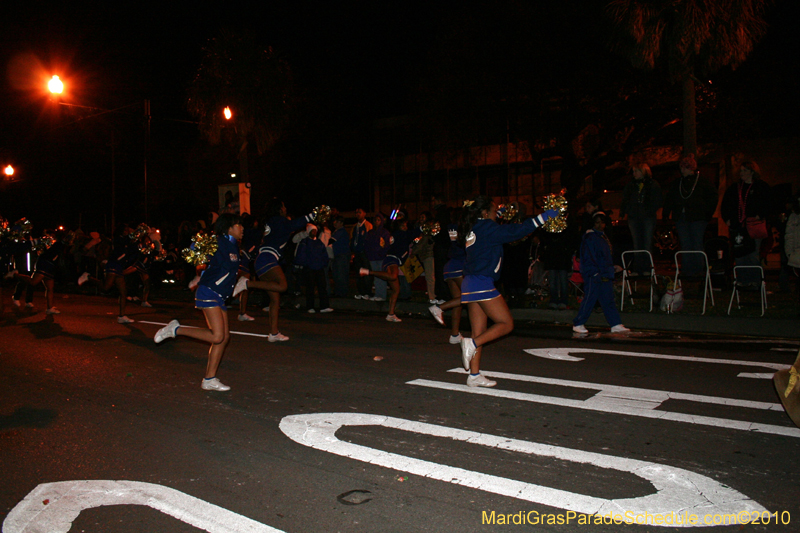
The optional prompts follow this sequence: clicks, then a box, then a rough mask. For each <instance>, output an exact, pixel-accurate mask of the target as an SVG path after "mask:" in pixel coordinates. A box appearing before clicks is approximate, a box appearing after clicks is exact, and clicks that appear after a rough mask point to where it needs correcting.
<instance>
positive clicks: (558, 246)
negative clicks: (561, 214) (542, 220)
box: [538, 225, 575, 310]
mask: <svg viewBox="0 0 800 533" xmlns="http://www.w3.org/2000/svg"><path fill="white" fill-rule="evenodd" d="M573 233H574V230H573V229H572V228H571V227H570V226H569V225H568V226H567V228H566V229H565V230H564V231H562V232H560V233H550V232H547V231H540V232H538V236H539V242H540V245H539V260H540V261H542V265H543V266H544V269H545V270H547V271H548V273H549V274H548V280H549V282H550V304H549V306H548V307H550V308H551V309H560V310H564V309H566V308H567V303H568V289H569V283H568V280H567V278H568V275H569V272H570V270H572V256H573V255H575V246H574V242H575V236H574V235H573Z"/></svg>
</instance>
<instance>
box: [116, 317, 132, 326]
mask: <svg viewBox="0 0 800 533" xmlns="http://www.w3.org/2000/svg"><path fill="white" fill-rule="evenodd" d="M117 322H118V323H120V324H133V323H134V322H136V321H135V320H134V319H132V318H128V317H126V316H118V317H117Z"/></svg>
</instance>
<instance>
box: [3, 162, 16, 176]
mask: <svg viewBox="0 0 800 533" xmlns="http://www.w3.org/2000/svg"><path fill="white" fill-rule="evenodd" d="M3 174H5V175H6V176H8V177H9V178H10V177H11V176H13V175H14V167H12V166H11V165H8V166H7V167H6V168H4V169H3Z"/></svg>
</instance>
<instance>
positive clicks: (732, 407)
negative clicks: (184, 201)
mask: <svg viewBox="0 0 800 533" xmlns="http://www.w3.org/2000/svg"><path fill="white" fill-rule="evenodd" d="M334 303H335V300H334ZM56 304H57V306H58V307H59V309H61V311H62V314H61V315H58V316H56V317H54V318H53V317H45V315H44V313H42V312H33V313H25V312H24V311H23V312H19V311H13V310H12V311H9V310H8V308H7V313H6V315H5V316H4V321H3V323H2V325H0V361H1V362H2V371H3V372H2V384H3V386H2V387H0V516H1V517H2V518H1V519H2V520H4V522H3V529H2V532H3V533H20V532H33V531H43V532H45V531H46V532H56V531H78V532H84V531H85V532H99V531H102V532H111V531H113V532H134V531H136V532H139V531H169V532H173V531H175V532H184V531H201V530H206V531H212V532H221V531H229V532H243V531H274V530H278V531H286V532H290V533H296V532H312V531H325V532H333V531H342V532H350V531H359V532H363V531H381V532H382V531H398V532H399V531H403V532H408V531H459V532H462V531H463V532H469V531H503V530H508V529H511V530H524V531H553V532H573V531H574V532H577V531H620V530H621V529H623V530H629V529H630V530H636V531H671V530H673V529H675V528H673V527H667V526H663V525H658V526H657V525H653V521H655V520H656V519H657V518H658V519H660V520H669V519H670V517H672V518H671V519H672V520H675V521H677V522H681V521H685V520H691V515H695V516H696V517H697V518H696V519H697V520H698V521H699V522H702V521H703V520H704V519H705V516H706V515H708V516H709V520H710V521H711V522H712V523H713V522H714V520H718V521H721V520H724V519H726V518H725V517H723V515H725V514H727V515H728V516H727V520H728V521H730V520H731V517H732V516H734V515H735V516H736V517H737V518H738V519H740V520H747V521H753V520H754V519H755V518H756V517H758V519H759V521H766V520H767V519H769V522H770V523H769V525H764V524H759V525H750V526H747V527H746V530H747V531H798V530H800V483H798V477H797V472H798V471H800V456H799V455H798V453H797V450H798V445H800V429H798V428H797V427H795V426H794V425H793V424H792V422H791V420H790V419H789V418H788V416H786V414H785V413H784V412H783V410H782V408H781V407H780V403H779V401H778V398H777V396H776V393H775V391H774V389H773V386H772V381H771V379H769V377H770V376H771V375H772V373H774V372H775V370H776V369H778V368H781V367H782V366H788V365H789V364H791V363H792V362H793V361H794V358H795V355H796V346H794V347H793V346H792V345H783V344H778V343H775V342H771V341H764V342H756V341H750V340H748V341H747V342H743V341H742V340H741V339H736V338H726V337H714V338H708V337H703V338H687V337H686V336H682V337H680V338H678V337H676V336H673V335H669V334H664V333H660V334H648V333H646V332H645V333H637V334H635V335H632V336H628V337H614V336H610V335H606V336H604V335H600V336H597V335H594V336H591V337H589V338H584V339H574V338H572V336H571V333H570V332H569V328H568V327H567V326H564V327H560V328H559V327H555V326H548V327H545V328H540V329H532V328H526V327H520V328H518V330H517V331H516V332H515V334H513V335H511V336H509V337H507V338H505V339H503V340H502V341H500V342H497V343H495V344H493V345H491V346H488V347H487V348H486V349H485V353H484V361H483V367H484V368H483V370H484V373H487V375H490V376H494V377H495V379H497V381H498V385H497V387H496V388H495V389H469V388H467V387H466V386H465V375H464V373H463V370H459V365H460V353H459V350H458V348H457V347H454V346H451V345H449V344H448V343H447V339H448V332H447V330H446V329H445V328H443V327H441V326H438V325H436V324H435V323H434V322H433V320H429V319H423V318H407V319H404V321H403V322H402V323H399V324H393V323H389V322H386V321H385V320H384V319H383V316H382V315H377V314H366V313H356V312H352V311H351V312H334V313H331V314H328V315H319V314H317V315H308V314H305V313H301V312H299V311H285V312H284V314H283V315H282V317H283V318H282V325H281V331H282V332H283V333H284V334H286V335H289V336H290V337H291V340H290V341H289V342H286V343H275V344H271V343H268V342H267V341H266V339H265V338H264V337H263V335H264V334H265V333H266V329H265V318H264V315H263V313H254V314H256V315H257V318H258V321H257V322H255V323H240V322H238V321H236V320H235V316H236V315H235V313H234V312H233V311H232V312H231V315H230V316H231V319H232V322H231V324H232V330H234V331H235V332H237V333H235V334H234V335H233V337H232V341H231V344H230V346H229V349H228V352H227V354H226V356H225V359H224V360H223V363H222V366H221V368H220V371H219V372H218V376H219V378H220V379H221V380H222V381H223V382H224V383H226V384H228V385H230V386H231V387H232V390H231V391H229V392H225V393H219V392H206V391H203V390H201V389H200V386H199V385H200V380H201V378H202V376H203V372H204V369H205V364H206V357H205V353H206V351H207V347H206V346H205V345H203V344H201V343H198V342H194V341H191V340H189V339H186V338H180V339H170V340H167V341H166V342H164V343H163V344H161V345H156V344H155V343H154V342H153V340H152V337H153V334H154V333H155V331H156V330H157V329H158V328H159V327H160V326H159V325H158V324H164V323H166V322H167V321H168V320H169V319H171V318H178V319H179V320H181V322H182V323H184V324H186V325H194V326H201V325H202V317H201V315H200V314H199V312H198V311H196V310H194V309H193V308H192V307H191V306H189V305H188V304H185V303H177V302H158V301H156V302H154V304H155V307H154V308H153V309H142V308H139V307H131V308H130V309H129V313H128V315H129V316H131V317H132V318H135V319H136V320H137V322H136V323H134V324H131V325H125V326H123V325H119V324H117V323H116V321H115V320H114V317H115V315H116V313H115V308H114V306H113V300H111V299H108V298H102V297H86V296H70V297H68V298H64V297H59V299H58V301H57V302H56ZM147 322H153V323H156V324H151V323H147ZM524 350H532V351H533V353H528V352H525V351H524ZM376 356H377V357H382V360H376ZM12 510H13V511H12ZM492 513H494V514H492ZM568 513H569V514H568ZM609 513H611V517H612V519H613V517H615V516H616V517H617V518H618V519H622V520H629V521H631V520H632V521H642V520H648V519H647V517H646V515H647V514H649V515H650V518H649V520H650V522H649V523H648V525H639V526H635V525H632V526H629V527H623V526H621V525H619V524H614V523H610V524H609V523H608V521H609V520H608V519H607V520H605V521H606V523H597V518H598V517H601V518H603V517H608V516H609ZM626 513H627V514H626ZM739 513H741V514H739ZM546 515H547V516H546ZM656 515H658V517H657V516H656ZM776 520H777V521H778V522H782V523H779V524H778V525H775V522H776ZM504 521H507V522H509V524H508V525H504V524H503V522H504ZM586 521H588V522H589V523H588V524H587V523H586ZM600 521H601V522H602V521H603V520H600ZM517 522H522V524H517ZM536 522H544V523H536ZM548 522H550V523H548ZM560 522H564V523H560ZM698 525H702V524H698ZM706 530H708V531H739V530H740V526H739V525H731V526H716V527H714V526H709V527H707V528H706Z"/></svg>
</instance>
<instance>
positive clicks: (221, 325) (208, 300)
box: [153, 213, 244, 392]
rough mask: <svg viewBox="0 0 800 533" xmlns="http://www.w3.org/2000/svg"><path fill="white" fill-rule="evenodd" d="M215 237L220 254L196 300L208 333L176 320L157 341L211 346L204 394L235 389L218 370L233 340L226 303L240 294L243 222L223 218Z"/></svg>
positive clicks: (235, 217) (206, 273)
mask: <svg viewBox="0 0 800 533" xmlns="http://www.w3.org/2000/svg"><path fill="white" fill-rule="evenodd" d="M214 233H215V234H216V237H217V251H216V252H215V253H214V255H213V256H212V257H211V261H210V262H209V264H208V267H207V268H206V269H205V270H204V271H203V273H202V275H201V276H200V282H199V284H198V286H197V292H196V293H195V300H194V301H195V307H196V308H198V309H200V310H202V311H203V315H204V316H205V319H206V322H207V323H208V329H205V328H181V324H180V322H178V321H177V320H172V321H171V322H170V323H169V324H167V325H166V326H164V327H163V328H161V329H159V330H158V331H157V332H156V334H155V337H153V340H154V341H156V343H161V342H163V341H165V340H166V339H171V338H174V337H176V336H178V335H181V336H183V337H190V338H192V339H197V340H200V341H204V342H208V343H210V344H211V348H210V349H209V351H208V364H207V365H206V375H205V378H204V379H203V381H201V382H200V387H201V388H202V389H203V390H213V391H220V392H222V391H227V390H230V389H231V388H230V387H229V386H227V385H223V383H222V382H221V381H220V380H219V379H217V369H218V368H219V364H220V361H222V355H223V354H224V353H225V348H226V347H227V346H228V342H229V341H230V338H231V333H230V327H229V325H228V313H227V311H228V309H227V307H225V300H226V299H228V298H230V297H231V296H236V295H237V294H238V293H236V292H235V291H234V286H235V285H236V273H237V272H238V271H239V261H240V257H239V243H238V242H237V241H239V240H241V239H242V236H243V235H244V227H243V226H242V218H241V217H240V216H239V215H236V214H233V213H223V214H221V215H220V216H219V218H218V219H217V221H216V223H215V224H214Z"/></svg>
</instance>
